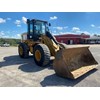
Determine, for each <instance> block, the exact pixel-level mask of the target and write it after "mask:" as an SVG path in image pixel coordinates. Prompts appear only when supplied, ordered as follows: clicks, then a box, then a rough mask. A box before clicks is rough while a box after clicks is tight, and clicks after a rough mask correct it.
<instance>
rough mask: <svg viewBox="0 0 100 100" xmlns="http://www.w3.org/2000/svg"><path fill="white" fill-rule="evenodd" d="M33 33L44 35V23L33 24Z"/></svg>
mask: <svg viewBox="0 0 100 100" xmlns="http://www.w3.org/2000/svg"><path fill="white" fill-rule="evenodd" d="M34 32H35V34H45V33H46V23H45V22H40V21H36V22H35V23H34Z"/></svg>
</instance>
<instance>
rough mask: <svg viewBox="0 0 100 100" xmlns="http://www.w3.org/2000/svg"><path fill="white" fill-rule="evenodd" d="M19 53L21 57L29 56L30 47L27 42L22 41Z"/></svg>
mask: <svg viewBox="0 0 100 100" xmlns="http://www.w3.org/2000/svg"><path fill="white" fill-rule="evenodd" d="M18 53H19V56H20V57H21V58H28V57H29V47H28V46H27V44H25V43H20V44H19V46H18Z"/></svg>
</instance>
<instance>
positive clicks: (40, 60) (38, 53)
mask: <svg viewBox="0 0 100 100" xmlns="http://www.w3.org/2000/svg"><path fill="white" fill-rule="evenodd" d="M33 56H34V61H35V63H36V64H37V65H38V66H41V67H44V66H46V65H48V64H49V62H50V50H49V48H48V47H47V46H46V45H45V44H37V45H36V46H35V47H34V49H33Z"/></svg>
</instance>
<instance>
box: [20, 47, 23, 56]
mask: <svg viewBox="0 0 100 100" xmlns="http://www.w3.org/2000/svg"><path fill="white" fill-rule="evenodd" d="M19 54H20V55H23V48H22V47H21V46H19Z"/></svg>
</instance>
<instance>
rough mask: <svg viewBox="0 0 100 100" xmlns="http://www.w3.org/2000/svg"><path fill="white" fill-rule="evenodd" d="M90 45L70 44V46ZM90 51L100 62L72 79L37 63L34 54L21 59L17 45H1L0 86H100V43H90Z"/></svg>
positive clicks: (50, 66)
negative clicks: (92, 68) (58, 74)
mask: <svg viewBox="0 0 100 100" xmlns="http://www.w3.org/2000/svg"><path fill="white" fill-rule="evenodd" d="M77 46H88V45H68V47H77ZM90 51H91V52H92V54H93V56H94V57H95V59H96V60H97V62H98V63H99V65H98V67H97V69H94V70H92V71H90V72H88V73H87V74H85V75H83V76H82V77H80V78H78V79H76V80H71V79H68V78H61V77H59V76H57V75H56V74H55V72H54V70H53V68H52V65H49V66H48V67H46V68H41V67H39V66H37V65H35V63H34V60H33V56H32V55H31V56H30V57H29V59H21V58H19V56H18V52H17V47H0V86H1V87H44V86H59V87H61V86H66V87H73V86H74V87H99V86H100V45H90Z"/></svg>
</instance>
